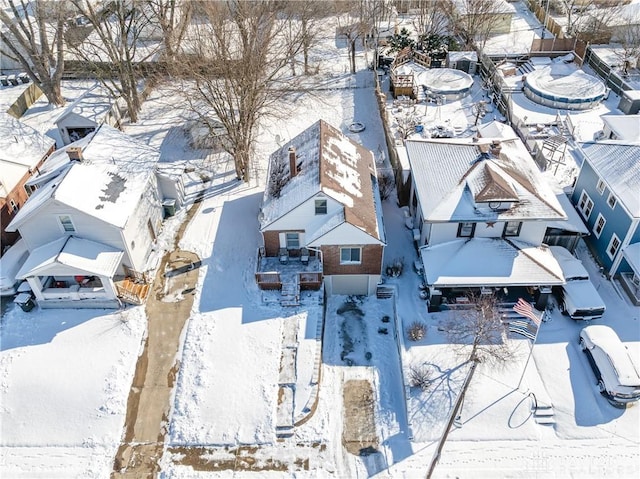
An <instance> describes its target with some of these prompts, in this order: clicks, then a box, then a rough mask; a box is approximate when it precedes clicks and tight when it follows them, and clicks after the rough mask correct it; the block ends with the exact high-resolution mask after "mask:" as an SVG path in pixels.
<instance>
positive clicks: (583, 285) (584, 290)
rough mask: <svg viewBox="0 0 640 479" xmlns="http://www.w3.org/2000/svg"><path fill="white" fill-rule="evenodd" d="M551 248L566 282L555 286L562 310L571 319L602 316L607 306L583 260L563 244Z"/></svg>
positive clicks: (588, 318) (554, 289) (555, 292)
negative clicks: (590, 277)
mask: <svg viewBox="0 0 640 479" xmlns="http://www.w3.org/2000/svg"><path fill="white" fill-rule="evenodd" d="M549 249H550V250H551V252H552V253H553V256H554V257H555V259H556V261H557V262H558V264H559V265H560V268H561V269H562V274H563V276H564V280H565V284H563V285H562V286H555V287H554V288H553V293H554V295H555V297H556V299H557V300H558V306H559V307H560V311H562V313H564V314H568V315H569V316H570V317H571V319H583V320H591V319H598V318H601V317H602V315H603V314H604V312H605V310H606V307H605V304H604V301H602V298H601V297H600V294H598V291H597V290H596V288H594V286H593V283H592V282H591V280H590V279H589V273H587V270H586V269H585V267H584V266H583V264H582V261H580V260H579V259H578V258H576V257H575V256H573V255H572V254H571V253H570V252H569V251H568V250H567V249H566V248H563V247H562V246H550V247H549Z"/></svg>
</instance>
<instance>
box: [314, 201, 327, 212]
mask: <svg viewBox="0 0 640 479" xmlns="http://www.w3.org/2000/svg"><path fill="white" fill-rule="evenodd" d="M316 214H317V215H326V214H327V200H316Z"/></svg>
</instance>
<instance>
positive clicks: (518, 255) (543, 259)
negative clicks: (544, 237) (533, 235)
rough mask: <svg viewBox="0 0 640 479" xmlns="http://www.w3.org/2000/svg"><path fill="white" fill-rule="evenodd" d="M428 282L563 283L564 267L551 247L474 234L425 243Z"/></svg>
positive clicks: (481, 283)
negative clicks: (560, 265) (437, 242)
mask: <svg viewBox="0 0 640 479" xmlns="http://www.w3.org/2000/svg"><path fill="white" fill-rule="evenodd" d="M420 255H421V258H422V262H423V263H424V268H425V269H424V271H425V279H426V281H427V284H433V285H436V286H440V287H445V286H449V287H451V286H515V285H523V286H524V285H536V284H538V285H559V284H563V282H564V280H563V276H562V270H561V269H560V267H559V265H558V262H557V261H556V260H555V258H554V257H553V255H552V254H551V252H550V251H549V248H548V247H546V246H538V247H536V246H533V245H530V244H527V243H523V242H521V241H505V240H503V239H502V238H472V239H461V240H454V241H448V242H446V243H441V244H437V245H434V246H423V247H422V248H420Z"/></svg>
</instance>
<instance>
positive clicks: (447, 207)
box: [406, 138, 567, 222]
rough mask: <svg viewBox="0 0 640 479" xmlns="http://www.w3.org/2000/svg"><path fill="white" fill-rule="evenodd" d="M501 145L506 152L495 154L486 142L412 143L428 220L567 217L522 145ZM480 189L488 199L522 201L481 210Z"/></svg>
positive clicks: (510, 142)
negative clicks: (476, 196)
mask: <svg viewBox="0 0 640 479" xmlns="http://www.w3.org/2000/svg"><path fill="white" fill-rule="evenodd" d="M500 145H501V151H500V153H499V154H498V156H494V155H492V154H489V153H487V152H483V150H486V149H487V147H488V143H487V142H486V141H478V142H473V140H472V139H470V138H465V139H456V140H427V141H425V140H408V141H407V142H406V147H407V154H408V156H409V162H410V164H411V171H412V174H413V176H414V180H415V183H414V184H415V188H416V192H417V195H418V199H419V201H420V205H421V210H422V213H423V215H424V219H425V220H426V221H430V222H444V221H486V220H506V221H511V220H517V219H540V220H565V219H567V217H566V215H565V213H564V210H563V209H562V207H561V206H560V204H559V203H558V201H557V199H556V197H555V195H554V194H553V192H552V190H551V188H550V187H549V185H548V184H547V183H546V182H545V181H544V179H543V178H542V176H541V174H540V172H539V171H538V169H537V167H536V165H535V163H534V162H533V159H532V158H531V156H530V155H529V152H528V151H527V149H526V147H525V146H524V145H523V144H522V142H521V141H520V140H508V141H502V142H501V143H500ZM476 189H480V190H484V191H485V192H487V195H488V194H494V193H495V195H498V196H499V195H504V196H505V200H506V199H507V198H506V197H507V196H509V195H514V194H515V195H516V196H517V200H516V201H514V202H513V203H512V205H511V207H510V208H509V209H507V210H499V211H487V210H486V209H477V208H476V201H475V200H474V195H473V192H474V191H475V190H476ZM485 196H486V195H485ZM487 197H488V196H487ZM496 199H497V200H498V198H497V196H496Z"/></svg>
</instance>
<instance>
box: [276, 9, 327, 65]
mask: <svg viewBox="0 0 640 479" xmlns="http://www.w3.org/2000/svg"><path fill="white" fill-rule="evenodd" d="M286 9H287V11H288V15H287V18H288V22H287V23H289V25H288V28H289V29H291V30H298V33H296V34H293V32H291V33H290V35H289V36H290V37H293V38H297V37H298V36H299V37H300V43H301V45H300V46H301V47H302V62H303V65H304V66H303V68H304V74H305V75H309V74H310V73H311V70H310V65H309V54H310V52H311V48H312V47H313V46H314V45H315V44H316V42H317V41H318V38H319V35H320V31H321V29H320V27H321V25H322V22H323V21H324V20H325V19H326V17H327V16H328V15H329V14H330V13H331V5H330V4H328V3H327V2H313V1H302V2H301V1H297V0H289V1H288V2H286ZM293 22H296V23H297V24H298V26H297V28H296V27H294V26H293V25H292V23H293ZM292 68H294V67H293V66H292Z"/></svg>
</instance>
